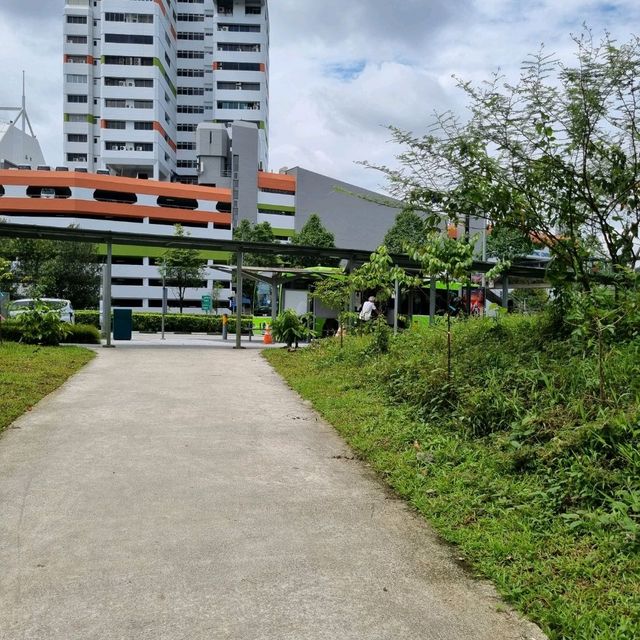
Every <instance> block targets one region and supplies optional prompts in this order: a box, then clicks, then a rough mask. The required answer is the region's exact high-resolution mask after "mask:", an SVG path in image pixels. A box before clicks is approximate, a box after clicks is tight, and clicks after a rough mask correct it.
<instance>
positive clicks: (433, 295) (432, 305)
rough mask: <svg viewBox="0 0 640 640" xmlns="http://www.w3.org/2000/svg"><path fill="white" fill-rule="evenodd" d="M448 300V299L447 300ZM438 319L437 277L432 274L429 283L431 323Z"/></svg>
mask: <svg viewBox="0 0 640 640" xmlns="http://www.w3.org/2000/svg"><path fill="white" fill-rule="evenodd" d="M447 302H448V301H447ZM435 321H436V279H435V277H433V276H432V278H431V282H430V283H429V324H433V323H434V322H435Z"/></svg>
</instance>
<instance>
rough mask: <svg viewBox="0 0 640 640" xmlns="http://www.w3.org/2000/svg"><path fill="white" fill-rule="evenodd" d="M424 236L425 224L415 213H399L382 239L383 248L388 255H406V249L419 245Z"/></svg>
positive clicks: (425, 232)
mask: <svg viewBox="0 0 640 640" xmlns="http://www.w3.org/2000/svg"><path fill="white" fill-rule="evenodd" d="M426 234H427V227H426V224H425V222H424V220H423V219H422V218H421V217H420V216H419V215H418V214H417V213H416V212H415V211H411V210H405V211H401V212H400V213H399V214H398V215H397V216H396V221H395V223H394V224H393V226H392V227H391V228H390V229H389V231H387V233H386V235H385V237H384V246H385V247H386V248H387V251H389V253H394V254H403V253H407V247H409V246H413V245H415V244H416V243H420V242H421V240H422V239H424V238H425V236H426Z"/></svg>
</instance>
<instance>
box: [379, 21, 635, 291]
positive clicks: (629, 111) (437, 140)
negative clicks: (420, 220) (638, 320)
mask: <svg viewBox="0 0 640 640" xmlns="http://www.w3.org/2000/svg"><path fill="white" fill-rule="evenodd" d="M574 43H575V59H574V62H573V64H572V65H565V64H563V63H562V62H561V61H559V60H557V59H556V58H555V57H554V56H552V55H550V54H547V53H546V52H545V51H544V50H541V51H540V52H538V53H537V54H535V55H533V56H531V57H530V58H529V59H528V60H526V61H525V62H524V63H523V65H522V71H521V77H520V79H519V81H518V82H516V83H509V82H505V79H504V77H502V76H501V75H500V74H495V75H494V76H493V77H492V78H491V79H490V80H489V81H487V82H483V83H481V84H479V85H477V86H476V85H474V84H472V83H470V82H463V81H460V82H459V87H460V88H461V89H462V91H464V93H465V95H466V98H467V99H468V107H469V113H470V117H469V118H468V119H465V120H464V121H463V120H461V119H459V118H457V117H455V116H454V115H453V114H451V113H443V114H440V115H438V116H437V118H436V121H435V122H434V123H433V126H432V127H431V128H430V131H429V133H428V134H427V135H425V136H422V137H416V136H413V135H412V134H411V133H409V132H405V131H401V130H399V129H395V128H392V133H393V137H394V140H395V142H397V143H399V144H401V145H403V146H404V147H405V149H406V151H405V152H404V153H402V154H401V155H400V156H399V161H400V165H401V167H400V168H399V169H397V170H393V169H389V168H386V167H376V168H378V169H380V170H381V171H383V172H385V173H386V175H387V176H388V178H389V180H390V183H391V192H392V194H393V195H395V196H397V197H400V198H402V199H403V200H404V201H405V202H406V203H407V206H408V207H411V208H413V209H414V210H416V211H420V212H423V213H424V215H425V217H426V219H427V220H428V221H429V222H430V224H431V223H432V222H435V221H437V220H438V219H444V220H454V221H459V220H464V219H465V216H467V215H471V216H481V217H484V218H486V219H487V220H488V221H490V222H492V223H493V224H494V226H495V227H496V228H497V227H503V228H508V229H512V230H515V231H518V232H520V233H521V234H522V235H523V236H525V237H531V238H534V239H536V241H539V242H541V243H543V244H545V245H546V246H548V247H549V248H550V250H551V252H552V254H553V256H554V260H555V265H556V269H555V273H556V274H558V275H562V276H563V278H564V280H566V279H567V275H568V276H569V279H574V280H576V281H577V282H578V284H579V286H580V287H581V288H582V289H583V290H585V291H588V290H590V288H592V286H593V283H594V282H597V281H598V278H600V277H601V276H602V275H603V274H607V275H608V276H609V277H611V278H612V279H613V281H614V283H615V285H616V287H619V288H621V289H624V288H625V287H627V286H628V285H629V284H630V283H631V284H633V283H634V282H635V279H636V275H635V271H636V268H637V267H638V265H639V262H640V244H639V243H638V242H637V238H638V228H639V223H640V181H639V180H638V175H639V174H640V155H639V154H638V153H637V131H638V124H639V123H638V119H639V114H640V104H639V103H638V100H637V96H636V90H637V83H636V79H637V78H638V76H640V38H639V37H638V36H633V37H631V39H630V40H629V41H627V42H625V43H622V44H620V43H618V42H616V41H615V40H613V38H612V37H611V36H610V35H609V34H605V35H604V37H603V38H602V39H601V41H600V42H596V41H594V39H593V37H592V34H591V33H590V32H589V31H588V30H585V31H584V32H583V33H582V34H581V35H579V36H576V37H574ZM558 285H559V286H564V284H563V281H562V280H559V281H558Z"/></svg>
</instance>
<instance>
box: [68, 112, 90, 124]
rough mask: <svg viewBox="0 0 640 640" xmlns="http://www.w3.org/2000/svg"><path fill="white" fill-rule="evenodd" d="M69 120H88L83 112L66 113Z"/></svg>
mask: <svg viewBox="0 0 640 640" xmlns="http://www.w3.org/2000/svg"><path fill="white" fill-rule="evenodd" d="M65 119H66V121H67V122H87V116H86V115H84V114H82V113H66V114H65Z"/></svg>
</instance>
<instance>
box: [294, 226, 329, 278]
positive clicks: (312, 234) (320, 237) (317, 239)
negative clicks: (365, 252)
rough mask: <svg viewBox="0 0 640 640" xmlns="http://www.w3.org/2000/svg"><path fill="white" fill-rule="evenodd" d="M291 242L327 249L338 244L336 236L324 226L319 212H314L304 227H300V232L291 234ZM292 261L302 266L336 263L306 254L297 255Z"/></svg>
mask: <svg viewBox="0 0 640 640" xmlns="http://www.w3.org/2000/svg"><path fill="white" fill-rule="evenodd" d="M291 244H295V245H299V246H306V247H320V248H325V249H331V248H332V247H335V246H336V244H335V236H334V235H333V233H331V232H330V231H329V230H327V229H326V228H325V227H324V225H323V224H322V221H321V220H320V216H319V215H318V214H317V213H312V214H311V215H310V216H309V218H308V219H307V221H306V222H305V223H304V225H303V226H302V229H300V232H299V233H294V234H293V235H292V236H291ZM292 262H293V264H294V265H296V266H300V267H315V266H317V265H322V266H333V264H334V261H332V260H328V259H318V258H313V257H304V256H295V257H294V258H292ZM329 263H331V264H329Z"/></svg>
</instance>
